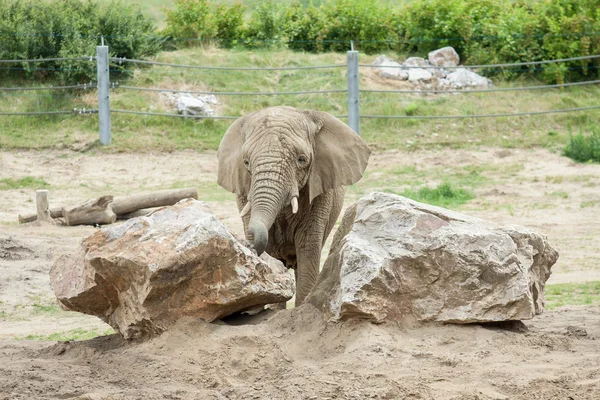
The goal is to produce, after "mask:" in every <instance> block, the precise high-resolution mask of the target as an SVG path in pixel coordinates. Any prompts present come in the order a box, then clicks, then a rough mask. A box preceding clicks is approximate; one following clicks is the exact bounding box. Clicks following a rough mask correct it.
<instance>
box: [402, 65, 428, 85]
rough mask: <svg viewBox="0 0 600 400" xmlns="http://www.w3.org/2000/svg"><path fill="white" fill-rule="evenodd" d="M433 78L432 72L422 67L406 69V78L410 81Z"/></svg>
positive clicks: (425, 80) (426, 80)
mask: <svg viewBox="0 0 600 400" xmlns="http://www.w3.org/2000/svg"><path fill="white" fill-rule="evenodd" d="M432 78H433V74H432V73H431V72H429V71H428V70H426V69H423V68H411V69H409V70H408V80H409V81H410V82H413V83H414V82H418V81H423V82H429V81H430V80H431V79H432Z"/></svg>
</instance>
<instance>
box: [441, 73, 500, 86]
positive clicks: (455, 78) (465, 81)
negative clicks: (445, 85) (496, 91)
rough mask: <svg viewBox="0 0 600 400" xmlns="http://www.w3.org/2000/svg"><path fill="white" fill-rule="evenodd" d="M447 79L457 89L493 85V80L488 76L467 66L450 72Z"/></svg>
mask: <svg viewBox="0 0 600 400" xmlns="http://www.w3.org/2000/svg"><path fill="white" fill-rule="evenodd" d="M446 80H448V82H449V83H450V85H451V87H453V88H455V89H462V88H466V87H479V88H488V87H492V86H493V85H492V81H491V80H489V79H488V78H485V77H483V76H481V75H478V74H476V73H475V72H473V71H471V70H468V69H465V68H458V69H457V70H456V71H454V72H451V73H449V74H448V75H447V76H446Z"/></svg>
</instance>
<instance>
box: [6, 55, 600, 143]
mask: <svg viewBox="0 0 600 400" xmlns="http://www.w3.org/2000/svg"><path fill="white" fill-rule="evenodd" d="M598 58H600V55H589V56H581V57H571V58H562V59H556V60H543V61H531V62H520V63H512V64H507V63H504V64H487V65H459V66H445V67H443V69H444V70H458V69H467V70H488V69H491V68H506V69H514V68H522V67H531V66H540V65H547V64H560V63H566V62H572V61H582V60H594V59H598ZM48 61H53V62H77V61H87V62H90V61H92V62H93V61H95V62H96V68H97V72H98V82H88V83H77V84H71V85H62V86H52V85H48V86H34V87H28V86H24V87H0V97H2V96H22V95H23V96H24V95H25V94H23V93H20V92H31V91H35V92H39V91H48V92H52V91H64V92H67V93H68V92H69V91H71V92H74V93H77V92H89V91H90V90H95V91H97V94H98V107H97V108H85V107H75V108H73V109H63V110H42V111H19V110H16V111H0V116H32V117H33V116H40V115H91V114H98V115H99V117H98V118H99V121H100V123H99V125H100V137H101V142H102V143H103V144H108V143H110V140H111V134H110V131H111V126H110V114H111V113H113V114H130V115H139V116H151V117H172V118H182V119H214V120H233V119H237V118H239V115H238V116H236V115H218V116H217V115H191V114H185V115H184V114H177V113H167V112H156V111H146V110H133V109H120V108H111V107H110V91H142V92H155V93H173V94H188V95H215V96H235V97H237V96H240V97H241V96H259V97H260V96H266V97H271V96H306V95H307V96H314V97H313V98H315V97H317V98H318V97H320V96H324V95H341V94H347V114H344V115H337V117H338V118H343V119H346V118H347V119H348V124H349V125H350V126H351V127H352V128H353V129H354V130H356V131H357V132H359V133H360V119H361V118H364V119H388V120H433V119H479V118H507V117H523V116H532V115H549V114H562V113H576V112H582V111H591V110H600V104H598V105H592V106H586V107H568V108H560V109H551V110H534V111H520V110H519V111H515V112H506V113H473V112H468V113H466V114H464V115H408V114H409V113H408V112H406V113H405V115H385V114H374V113H365V114H362V115H361V105H362V106H364V105H368V104H369V103H372V100H371V101H369V100H362V101H361V99H360V94H364V95H369V94H377V95H381V94H385V95H398V94H410V95H417V96H427V95H443V94H453V95H455V94H458V93H460V94H477V93H498V92H523V91H535V90H551V89H562V88H569V87H582V86H596V85H598V84H600V80H589V81H584V82H567V83H557V84H547V85H530V86H515V87H490V88H466V89H461V88H431V87H428V86H427V85H425V87H413V88H410V89H404V88H401V89H397V88H391V89H389V88H386V89H359V83H360V79H361V77H363V75H361V73H360V68H365V69H371V70H373V69H374V68H379V69H380V71H382V70H386V71H390V70H394V69H398V68H400V69H402V70H406V71H408V70H411V69H416V68H420V69H424V70H427V69H433V68H439V67H436V66H433V65H422V66H416V65H415V66H412V65H411V66H406V65H387V64H386V65H374V64H360V63H358V52H356V51H354V50H352V51H349V52H348V55H347V62H346V63H344V64H329V65H304V66H269V67H246V66H240V67H230V66H219V65H216V66H211V65H189V64H178V63H167V62H159V61H149V60H136V59H127V58H118V57H108V47H107V46H98V51H97V55H96V56H81V57H72V58H45V59H43V58H42V59H23V60H0V64H2V65H10V64H23V63H31V64H36V63H42V62H48ZM111 63H112V64H113V65H114V64H118V65H120V66H121V65H124V64H127V65H129V64H131V65H132V66H133V68H135V66H136V65H146V66H153V67H158V68H164V67H167V68H180V69H187V70H204V71H222V72H226V73H227V72H229V73H231V72H233V71H258V72H261V71H262V72H269V71H305V72H306V73H307V74H309V75H310V76H312V75H315V74H317V73H315V72H313V71H316V70H337V69H344V70H345V71H344V72H345V75H346V79H347V82H346V87H338V88H331V89H323V88H322V87H321V88H318V89H315V90H308V88H307V90H281V91H231V90H230V91H227V90H185V89H173V88H161V87H143V86H132V85H121V84H120V83H119V82H118V81H117V82H111V81H110V72H111V71H118V72H122V71H123V70H113V69H111ZM588 68H594V67H588ZM0 69H24V68H20V67H6V68H4V67H0ZM37 69H38V68H35V67H33V68H29V69H28V70H37ZM39 70H63V69H62V68H39ZM429 86H430V85H429ZM70 96H75V97H76V95H75V94H73V95H70V94H66V95H64V97H70ZM259 105H260V103H259V102H257V107H258V106H259ZM410 114H412V113H410Z"/></svg>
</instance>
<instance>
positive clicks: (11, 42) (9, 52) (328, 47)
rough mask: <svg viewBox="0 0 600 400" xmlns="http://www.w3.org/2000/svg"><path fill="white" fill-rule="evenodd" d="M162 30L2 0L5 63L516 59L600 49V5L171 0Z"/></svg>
mask: <svg viewBox="0 0 600 400" xmlns="http://www.w3.org/2000/svg"><path fill="white" fill-rule="evenodd" d="M166 20H167V28H166V29H165V30H164V31H163V32H160V33H157V32H156V30H155V26H154V23H153V21H152V20H151V19H150V18H149V17H147V16H145V15H144V14H143V13H142V12H141V11H140V10H139V9H138V8H137V7H135V6H132V5H129V4H128V3H127V2H121V1H119V0H116V1H115V0H113V1H111V2H106V1H101V2H100V1H98V0H61V1H50V0H0V59H23V58H45V57H72V56H81V55H93V54H95V47H96V46H97V45H98V44H99V42H100V36H104V37H106V40H107V42H108V43H109V45H110V51H111V56H117V57H127V58H142V57H148V56H151V55H154V54H156V53H157V52H158V51H160V50H161V49H164V48H165V45H168V46H173V45H175V46H180V45H190V44H198V43H204V42H205V41H208V42H216V43H217V44H218V45H220V46H222V47H242V48H257V47H261V48H269V47H280V46H281V47H287V48H290V49H293V50H298V51H308V52H323V51H345V50H347V49H348V48H349V43H350V41H351V40H352V41H354V45H355V47H356V48H358V49H359V50H361V51H363V52H366V53H380V52H388V53H389V52H396V53H400V54H419V55H423V56H425V55H426V54H427V52H429V51H431V50H433V49H436V48H440V47H443V46H447V45H450V46H453V47H454V48H455V49H456V50H457V51H458V53H459V54H460V56H461V58H462V60H463V62H465V63H469V64H489V63H515V62H523V61H540V60H549V59H557V58H569V57H578V56H584V55H591V54H597V53H599V52H600V0H411V1H406V2H399V3H395V2H390V1H387V0H331V1H323V2H322V4H319V5H314V4H313V3H312V2H310V3H308V2H307V1H306V0H305V1H304V2H303V3H301V2H296V3H292V4H288V3H282V2H278V1H274V0H259V1H258V2H257V3H256V4H255V5H254V6H253V7H252V9H251V10H248V9H247V8H246V6H245V5H243V4H241V3H236V4H229V3H225V2H222V1H219V0H175V7H174V8H173V9H172V10H167V11H166ZM599 67H600V61H598V60H582V61H574V62H569V63H560V64H549V65H544V66H533V67H531V68H526V69H517V70H510V69H502V70H493V71H492V70H490V71H487V73H488V74H494V73H498V72H501V73H503V74H505V75H506V77H511V76H516V75H517V74H520V73H523V72H528V73H532V74H535V75H539V76H541V77H542V78H543V79H544V80H545V81H547V82H563V81H573V80H581V79H590V78H596V77H600V69H599ZM8 75H10V76H13V77H14V76H24V77H35V78H36V79H40V78H44V77H49V76H52V77H53V78H54V77H58V78H60V80H62V81H69V82H73V81H82V80H87V79H95V65H94V64H93V63H90V62H87V63H85V62H84V63H82V62H61V63H53V62H50V63H34V64H33V63H20V64H0V77H2V76H8Z"/></svg>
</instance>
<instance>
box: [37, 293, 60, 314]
mask: <svg viewBox="0 0 600 400" xmlns="http://www.w3.org/2000/svg"><path fill="white" fill-rule="evenodd" d="M27 297H28V298H29V299H30V300H31V301H32V304H31V306H32V307H33V312H34V313H36V314H58V313H66V311H64V310H62V309H61V308H60V307H59V306H58V304H57V303H56V301H55V300H53V299H52V300H44V299H42V297H41V296H39V295H28V296H27Z"/></svg>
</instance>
